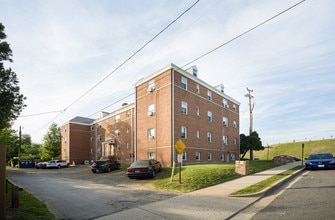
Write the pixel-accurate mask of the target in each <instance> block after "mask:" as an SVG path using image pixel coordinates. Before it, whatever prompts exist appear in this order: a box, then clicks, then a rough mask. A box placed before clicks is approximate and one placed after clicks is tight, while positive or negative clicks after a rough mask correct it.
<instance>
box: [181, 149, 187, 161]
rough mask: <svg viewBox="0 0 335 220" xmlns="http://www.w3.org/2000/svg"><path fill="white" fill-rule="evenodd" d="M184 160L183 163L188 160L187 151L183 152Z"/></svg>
mask: <svg viewBox="0 0 335 220" xmlns="http://www.w3.org/2000/svg"><path fill="white" fill-rule="evenodd" d="M182 159H183V161H186V160H187V153H186V151H183V153H182Z"/></svg>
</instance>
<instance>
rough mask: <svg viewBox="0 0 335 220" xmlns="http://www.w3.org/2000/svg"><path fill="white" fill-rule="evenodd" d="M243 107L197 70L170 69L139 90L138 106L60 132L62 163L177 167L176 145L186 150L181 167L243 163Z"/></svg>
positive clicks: (72, 122)
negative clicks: (151, 161)
mask: <svg viewBox="0 0 335 220" xmlns="http://www.w3.org/2000/svg"><path fill="white" fill-rule="evenodd" d="M239 105H240V103H239V102H238V101H236V100H235V99H233V98H231V97H229V96H228V95H226V94H225V93H224V90H223V86H222V85H219V86H217V87H213V86H211V85H209V84H207V83H206V82H204V81H202V80H201V79H199V78H198V76H197V69H196V67H195V66H194V67H192V68H190V69H188V70H183V69H181V68H180V67H178V66H176V65H174V64H170V65H168V66H166V67H164V68H162V69H161V70H159V71H157V72H155V73H153V74H151V75H149V76H148V77H146V78H144V79H141V80H140V81H138V82H137V83H136V84H135V102H134V103H131V104H126V103H125V104H123V105H122V107H121V108H120V109H118V110H116V111H114V112H111V113H102V114H101V117H100V118H98V119H89V118H83V117H76V118H74V119H72V120H70V121H69V122H68V123H65V124H64V125H63V126H62V128H61V131H62V132H61V135H62V159H65V160H67V161H68V162H72V161H75V162H76V163H83V161H85V160H86V161H91V160H96V159H99V158H101V157H107V156H111V157H114V158H116V159H118V160H119V161H120V162H121V163H131V162H133V161H134V160H139V159H148V158H155V159H157V160H159V161H160V162H161V163H162V164H163V166H171V165H172V163H173V162H174V161H177V152H176V150H175V148H174V144H175V143H176V142H177V141H178V140H179V139H181V140H182V141H183V142H184V144H185V145H186V149H185V150H184V152H183V153H182V158H183V163H186V164H187V163H201V162H206V163H208V162H220V161H222V162H229V161H234V160H237V159H239Z"/></svg>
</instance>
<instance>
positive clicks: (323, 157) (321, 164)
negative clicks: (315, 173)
mask: <svg viewBox="0 0 335 220" xmlns="http://www.w3.org/2000/svg"><path fill="white" fill-rule="evenodd" d="M305 167H306V169H330V168H335V158H334V156H333V154H331V153H329V152H322V153H314V154H310V155H309V157H308V158H306V162H305Z"/></svg>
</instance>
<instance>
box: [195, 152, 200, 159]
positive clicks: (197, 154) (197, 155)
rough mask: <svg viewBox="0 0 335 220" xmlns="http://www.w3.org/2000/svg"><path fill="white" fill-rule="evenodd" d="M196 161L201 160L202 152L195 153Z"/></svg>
mask: <svg viewBox="0 0 335 220" xmlns="http://www.w3.org/2000/svg"><path fill="white" fill-rule="evenodd" d="M195 160H200V152H195Z"/></svg>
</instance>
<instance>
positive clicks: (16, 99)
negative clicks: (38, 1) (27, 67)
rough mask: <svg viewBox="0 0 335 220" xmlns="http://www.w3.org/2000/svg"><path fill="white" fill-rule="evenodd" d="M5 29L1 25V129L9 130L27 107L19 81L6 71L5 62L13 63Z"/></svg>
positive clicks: (10, 71) (10, 70)
mask: <svg viewBox="0 0 335 220" xmlns="http://www.w3.org/2000/svg"><path fill="white" fill-rule="evenodd" d="M4 30H5V27H4V26H3V25H2V23H0V129H2V128H9V127H10V125H11V122H12V121H13V120H15V119H16V118H17V117H18V116H19V115H20V113H21V111H22V110H23V108H24V107H26V105H25V104H24V100H25V99H26V97H24V96H23V95H22V94H20V87H19V86H18V84H19V80H18V78H17V75H16V73H14V72H13V71H12V69H11V68H9V69H5V67H4V63H3V61H9V62H13V60H12V58H11V57H12V55H13V54H12V50H11V49H10V46H9V44H8V43H7V42H6V41H3V40H4V39H6V37H7V36H6V34H5V32H4Z"/></svg>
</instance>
